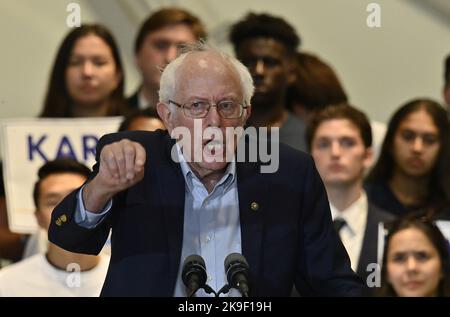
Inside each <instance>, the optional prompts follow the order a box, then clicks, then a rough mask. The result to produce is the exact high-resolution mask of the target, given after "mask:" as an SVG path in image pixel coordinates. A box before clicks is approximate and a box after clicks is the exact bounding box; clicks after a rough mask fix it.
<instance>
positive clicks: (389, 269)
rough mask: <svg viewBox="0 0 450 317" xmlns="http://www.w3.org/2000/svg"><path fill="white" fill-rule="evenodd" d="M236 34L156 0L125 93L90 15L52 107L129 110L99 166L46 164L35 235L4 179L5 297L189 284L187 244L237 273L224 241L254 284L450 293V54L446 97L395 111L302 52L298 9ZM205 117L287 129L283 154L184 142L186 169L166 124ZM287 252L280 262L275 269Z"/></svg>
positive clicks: (48, 108)
mask: <svg viewBox="0 0 450 317" xmlns="http://www.w3.org/2000/svg"><path fill="white" fill-rule="evenodd" d="M229 40H230V42H231V44H232V45H233V48H234V53H235V58H234V57H230V56H226V55H225V54H223V53H220V52H218V51H217V50H215V49H213V48H211V47H209V46H208V45H207V44H206V42H207V32H206V29H205V27H204V25H203V24H202V22H201V20H200V19H199V18H197V17H196V16H195V15H193V14H192V13H190V12H188V11H186V10H183V9H179V8H163V9H160V10H158V11H156V12H153V13H152V14H151V15H150V16H149V17H148V18H147V19H146V20H145V21H144V22H143V23H142V25H141V27H140V29H139V31H138V32H137V36H136V40H135V45H134V53H135V60H136V66H137V68H138V69H139V72H140V74H141V83H140V85H139V87H138V88H137V90H136V92H135V93H134V94H133V95H132V96H130V97H129V98H126V96H125V95H124V83H125V71H124V68H123V65H122V61H121V57H120V50H119V48H118V46H117V44H116V42H115V40H114V36H113V35H112V34H111V32H110V31H109V30H108V29H107V28H106V27H105V26H102V25H98V24H89V25H82V26H81V27H77V28H74V29H73V30H71V31H70V32H69V33H68V34H67V36H66V37H65V38H64V39H63V41H62V44H61V46H60V47H59V49H58V51H57V54H56V58H55V61H54V64H53V67H52V71H51V74H50V78H49V82H48V88H47V93H46V97H45V101H44V103H43V106H42V111H41V113H40V115H39V117H41V118H82V117H105V116H123V118H124V119H123V121H122V123H121V125H120V128H119V132H120V133H119V134H117V137H116V136H115V137H111V138H110V139H108V140H104V139H102V140H101V141H100V146H99V148H98V149H99V150H100V151H101V154H100V153H97V164H96V166H95V167H94V172H93V174H91V171H90V169H89V168H88V167H86V166H84V165H83V164H81V163H80V162H76V161H74V160H71V159H68V158H55V160H52V161H49V162H47V163H46V164H44V165H43V166H42V167H41V168H40V170H39V173H38V175H37V176H38V181H37V182H36V184H35V187H34V192H33V193H30V195H33V198H34V203H35V210H36V211H35V216H36V219H37V222H38V224H39V230H38V232H36V233H35V234H33V235H30V236H26V235H19V234H16V233H12V232H10V231H9V229H8V224H7V216H6V208H7V206H6V202H5V191H4V187H3V184H2V186H1V187H0V258H2V259H5V260H7V261H8V262H10V263H11V264H9V265H4V267H3V268H1V269H0V296H99V295H100V293H101V294H102V295H149V296H161V295H162V296H173V295H175V296H186V290H185V289H184V286H183V284H182V279H181V278H180V274H181V270H182V263H183V259H184V258H185V257H186V256H188V255H189V254H192V253H199V254H200V253H201V254H202V256H204V258H205V259H206V262H207V263H206V266H207V269H208V271H209V272H211V275H210V276H209V277H208V283H209V284H210V285H214V286H215V287H213V288H214V289H217V288H220V285H222V284H223V283H224V282H226V276H223V272H222V271H223V262H220V263H216V262H217V261H216V257H218V256H221V257H225V256H226V253H230V252H237V253H243V254H244V255H246V256H247V257H248V260H249V262H250V279H251V280H252V281H253V283H252V284H253V288H252V289H253V291H252V295H254V296H289V295H290V294H292V293H297V294H299V295H300V296H317V295H328V296H330V295H331V296H358V295H367V296H430V297H431V296H450V284H449V283H450V261H449V252H450V246H449V242H448V241H447V239H446V238H445V237H444V235H443V233H442V232H441V231H440V229H439V228H438V226H437V225H436V221H437V220H450V144H449V140H450V123H449V111H450V55H449V57H448V58H447V59H446V61H445V62H444V69H445V71H444V85H443V86H444V89H443V99H444V102H446V103H447V109H446V108H445V105H442V104H440V103H439V102H438V101H436V100H432V99H430V98H424V97H422V96H405V104H404V105H400V106H399V108H398V110H397V111H396V112H395V113H394V114H393V116H392V117H391V119H390V120H389V122H388V123H387V125H384V124H382V123H380V122H376V121H373V120H370V118H368V117H367V115H366V114H365V113H363V112H362V111H361V110H360V109H359V108H358V105H356V106H355V105H352V104H351V102H350V100H351V96H350V95H349V94H348V93H347V92H346V91H345V88H344V87H345V85H344V84H343V83H341V81H340V78H339V76H338V74H336V73H335V71H334V70H333V67H332V66H331V65H329V64H328V63H327V62H325V60H324V59H323V58H322V57H319V55H318V54H316V53H314V54H313V53H309V52H304V51H303V50H302V49H301V45H300V44H301V38H300V35H299V34H298V33H297V31H296V30H295V29H294V28H293V27H292V26H291V25H290V24H289V23H288V22H287V21H285V20H284V19H282V18H280V17H277V16H273V15H270V14H265V13H263V14H255V13H249V14H248V15H247V16H245V17H244V18H242V19H241V20H239V21H237V22H236V23H235V24H234V25H232V27H231V29H230V35H229ZM168 65H169V66H168ZM244 66H245V67H244ZM197 108H198V109H197ZM213 108H215V110H213ZM199 119H201V120H202V122H203V126H204V127H216V128H217V127H218V128H223V127H240V126H242V127H255V128H261V127H264V128H267V129H268V130H269V131H274V130H275V129H276V130H277V131H278V132H279V141H280V143H284V144H285V145H287V146H288V147H284V145H280V168H279V171H278V172H277V173H275V174H274V175H272V176H267V175H256V174H255V175H253V174H252V173H253V171H251V170H250V169H249V168H246V167H245V168H244V167H243V165H240V164H239V163H237V162H231V163H229V164H225V163H223V164H224V165H219V164H218V163H217V164H216V165H214V164H213V163H209V164H211V165H208V164H206V163H205V164H203V165H202V163H189V161H188V163H187V162H186V161H184V160H183V159H182V160H181V163H179V165H177V166H176V169H171V168H173V166H171V165H170V164H168V163H167V162H166V160H165V158H164V157H163V152H165V150H164V148H167V146H168V144H169V143H167V142H169V141H167V140H166V136H167V133H171V132H172V131H173V130H174V129H175V128H176V127H179V126H185V127H189V128H190V127H191V126H193V122H194V120H199ZM142 130H146V131H153V133H152V134H148V133H143V132H137V131H142ZM166 130H167V131H168V132H166ZM131 131H134V132H131ZM203 145H206V144H203ZM158 147H161V149H158ZM148 148H151V149H150V150H149V149H148ZM156 149H158V151H157V150H156ZM178 150H179V152H178V155H179V156H183V154H182V153H181V151H180V149H179V148H178ZM160 152H161V153H160ZM130 153H131V154H130ZM305 153H308V154H305ZM130 155H131V156H130ZM130 157H131V159H130ZM3 164H13V163H12V162H3ZM151 164H153V165H151ZM147 165H148V166H147ZM155 166H156V167H157V168H154V167H155ZM144 168H145V170H146V171H147V172H146V173H145V178H144V173H143V171H144ZM0 170H1V169H0ZM88 179H89V180H90V181H89V182H87V180H88ZM107 179H108V180H107ZM149 179H150V180H149ZM142 184H143V185H142ZM80 188H81V189H80ZM106 189H108V190H106ZM101 190H102V191H101ZM165 190H167V195H170V194H171V193H173V197H172V198H167V197H165V195H164V194H163V192H164V191H165ZM99 192H101V194H100V193H99ZM160 192H161V193H160ZM180 192H181V194H180ZM106 193H107V194H106ZM262 196H264V197H262ZM150 198H151V199H152V200H151V201H149V199H150ZM177 198H178V199H179V200H177ZM61 201H62V203H61ZM180 204H181V205H180ZM57 206H58V207H57ZM249 206H250V207H249ZM55 207H56V209H55ZM141 208H144V209H145V211H146V212H145V213H144V212H143V211H142V210H141ZM248 208H250V209H251V210H253V211H254V213H252V214H248V215H247V213H246V212H247V211H246V209H248ZM54 209H55V212H54V213H53V215H52V211H53V210H54ZM256 212H258V215H264V217H262V216H261V217H259V216H255V215H256ZM163 213H166V214H169V216H166V215H164V214H163ZM149 214H151V215H150V216H149ZM166 217H169V219H166ZM147 218H148V219H147ZM263 218H264V219H263ZM170 227H173V228H170ZM111 229H112V235H111ZM49 230H50V234H48V232H49ZM166 231H167V232H169V238H166V235H165V233H166ZM211 232H212V234H211ZM380 235H381V238H380ZM204 236H206V237H204ZM49 237H50V240H49ZM258 239H259V240H258ZM381 243H382V245H380V244H381ZM261 245H264V252H263V251H261V248H262V247H261ZM380 250H383V252H380ZM274 258H276V259H277V261H279V262H283V263H282V264H280V263H278V265H279V271H277V270H275V269H273V270H272V271H271V272H270V274H269V273H268V272H267V266H268V265H266V264H267V263H271V261H273V259H274ZM256 259H258V260H256ZM110 260H111V261H110ZM2 263H3V262H2ZM74 263H75V264H76V265H77V266H76V268H75V269H74V270H75V271H76V272H79V273H80V275H79V277H78V278H79V280H78V281H77V280H75V281H73V280H71V276H72V275H71V274H73V272H74V270H68V266H70V265H71V264H74ZM374 264H375V266H373V265H374ZM152 265H153V266H152ZM0 267H1V265H0ZM373 268H375V271H373ZM146 270H147V271H146ZM374 272H375V273H378V275H376V274H375V275H376V276H375V279H376V278H378V277H379V278H380V281H379V283H370V282H371V281H372V280H373V278H374V275H373V274H372V273H374ZM164 281H165V282H164ZM77 283H78V284H77ZM163 283H166V284H168V285H167V286H160V285H161V284H163ZM73 284H76V285H75V286H74V285H73ZM151 284H154V285H156V284H158V286H159V287H158V288H153V287H152V286H151ZM369 284H370V285H372V286H370V285H369ZM217 290H218V289H217ZM293 290H294V292H292V291H293ZM230 294H231V295H233V294H235V293H232V292H230ZM198 295H205V296H206V295H207V294H206V293H203V294H202V293H201V292H199V293H198Z"/></svg>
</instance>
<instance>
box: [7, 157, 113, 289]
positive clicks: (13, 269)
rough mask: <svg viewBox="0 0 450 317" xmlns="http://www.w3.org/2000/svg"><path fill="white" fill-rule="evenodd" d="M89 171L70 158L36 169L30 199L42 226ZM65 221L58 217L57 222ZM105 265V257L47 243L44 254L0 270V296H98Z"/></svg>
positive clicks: (106, 267)
mask: <svg viewBox="0 0 450 317" xmlns="http://www.w3.org/2000/svg"><path fill="white" fill-rule="evenodd" d="M89 174H90V170H89V169H88V168H87V167H86V166H84V165H83V164H80V163H78V162H76V161H73V160H71V159H57V160H54V161H51V162H48V163H46V164H44V165H43V166H42V167H41V168H40V169H39V172H38V175H39V180H38V181H37V182H36V184H35V187H34V192H33V198H34V202H35V205H36V218H37V221H38V223H39V226H40V227H41V228H42V229H44V230H48V227H49V226H50V221H51V213H52V210H53V208H54V207H55V206H56V205H57V204H58V203H59V202H60V201H61V200H62V199H63V198H64V197H65V196H66V195H67V194H68V193H69V192H71V191H72V190H73V189H75V188H78V187H79V186H81V185H82V184H83V183H84V182H85V181H86V179H87V177H88V175H89ZM67 221H69V219H67V217H63V216H61V217H59V218H58V219H57V220H56V225H57V226H61V225H62V224H64V223H65V222H67ZM108 264H109V257H107V256H103V255H102V256H93V255H85V254H78V253H72V252H68V251H65V250H63V249H61V248H60V247H58V246H56V245H55V244H53V243H51V242H48V251H47V252H46V253H41V254H37V255H34V256H32V257H30V258H28V259H25V260H23V261H21V262H18V263H16V264H12V265H10V266H8V267H6V268H4V269H2V270H0V296H58V297H59V296H99V295H100V290H101V288H102V285H103V282H104V279H105V276H106V271H107V269H108ZM76 272H80V273H79V275H76Z"/></svg>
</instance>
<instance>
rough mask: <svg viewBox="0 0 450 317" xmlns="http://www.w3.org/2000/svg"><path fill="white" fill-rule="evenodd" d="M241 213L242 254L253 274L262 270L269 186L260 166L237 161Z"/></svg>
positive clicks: (257, 273)
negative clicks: (262, 175)
mask: <svg viewBox="0 0 450 317" xmlns="http://www.w3.org/2000/svg"><path fill="white" fill-rule="evenodd" d="M236 171H237V184H238V195H239V215H240V222H241V239H242V254H243V255H244V256H245V258H246V259H247V262H248V264H249V266H250V272H251V273H252V275H256V276H258V275H259V273H260V270H261V267H260V264H261V259H262V241H263V235H264V222H263V221H264V211H265V210H266V209H267V202H266V201H267V200H266V198H267V194H268V186H267V184H266V181H265V180H264V179H263V178H262V177H261V174H260V173H259V166H258V165H257V164H250V163H237V165H236Z"/></svg>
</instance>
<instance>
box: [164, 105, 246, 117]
mask: <svg viewBox="0 0 450 317" xmlns="http://www.w3.org/2000/svg"><path fill="white" fill-rule="evenodd" d="M169 103H173V104H174V105H175V106H178V107H180V108H181V109H183V112H184V115H185V116H186V117H189V118H194V119H201V118H205V117H206V116H207V115H208V113H209V109H211V107H213V106H214V107H216V108H217V112H218V113H219V115H220V116H221V117H222V118H224V119H237V118H240V117H241V116H242V114H243V112H244V109H247V106H244V105H242V104H240V103H237V102H234V101H229V100H224V101H220V102H218V103H213V104H212V103H210V102H208V101H193V102H187V103H185V104H182V105H181V104H179V103H177V102H175V101H172V100H169Z"/></svg>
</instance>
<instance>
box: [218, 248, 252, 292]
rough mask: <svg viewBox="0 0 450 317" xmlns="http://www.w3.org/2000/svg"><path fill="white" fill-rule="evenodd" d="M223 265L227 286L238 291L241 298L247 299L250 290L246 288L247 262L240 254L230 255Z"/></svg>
mask: <svg viewBox="0 0 450 317" xmlns="http://www.w3.org/2000/svg"><path fill="white" fill-rule="evenodd" d="M224 264H225V272H226V274H227V281H228V284H229V285H230V286H231V287H233V288H236V289H238V290H239V292H240V293H241V294H242V297H248V293H249V291H250V289H249V287H248V275H249V273H248V270H249V266H248V263H247V260H246V259H245V258H244V256H243V255H242V254H239V253H231V254H229V255H228V256H227V257H226V258H225V262H224Z"/></svg>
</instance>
